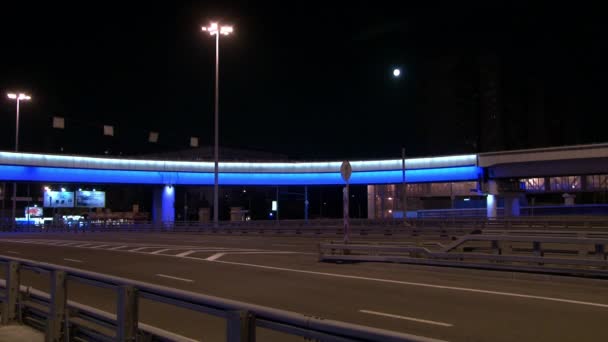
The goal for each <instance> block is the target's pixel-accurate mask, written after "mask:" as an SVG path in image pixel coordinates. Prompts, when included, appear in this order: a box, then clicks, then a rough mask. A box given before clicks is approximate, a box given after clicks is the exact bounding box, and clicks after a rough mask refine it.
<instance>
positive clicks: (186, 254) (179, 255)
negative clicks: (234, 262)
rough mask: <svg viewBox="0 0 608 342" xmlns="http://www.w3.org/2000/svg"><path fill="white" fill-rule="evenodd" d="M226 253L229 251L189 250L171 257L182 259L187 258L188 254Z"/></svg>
mask: <svg viewBox="0 0 608 342" xmlns="http://www.w3.org/2000/svg"><path fill="white" fill-rule="evenodd" d="M226 251H230V249H190V250H187V251H185V252H182V253H179V254H176V255H173V256H175V257H178V258H183V257H187V256H188V255H190V254H193V253H198V252H201V253H204V252H226Z"/></svg>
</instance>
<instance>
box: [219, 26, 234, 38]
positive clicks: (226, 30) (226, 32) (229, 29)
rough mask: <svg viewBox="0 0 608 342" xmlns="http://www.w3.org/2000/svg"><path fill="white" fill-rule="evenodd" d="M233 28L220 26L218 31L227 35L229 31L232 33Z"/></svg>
mask: <svg viewBox="0 0 608 342" xmlns="http://www.w3.org/2000/svg"><path fill="white" fill-rule="evenodd" d="M232 31H233V28H232V26H222V28H221V29H220V33H221V34H223V35H225V36H227V35H229V34H230V33H232Z"/></svg>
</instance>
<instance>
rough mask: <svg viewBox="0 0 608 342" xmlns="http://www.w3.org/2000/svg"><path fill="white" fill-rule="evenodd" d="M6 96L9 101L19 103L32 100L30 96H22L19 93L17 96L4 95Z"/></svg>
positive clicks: (13, 94)
mask: <svg viewBox="0 0 608 342" xmlns="http://www.w3.org/2000/svg"><path fill="white" fill-rule="evenodd" d="M6 96H7V97H8V98H9V99H11V100H19V101H23V100H31V99H32V97H31V96H29V95H27V94H24V93H19V95H17V94H15V93H8V94H6Z"/></svg>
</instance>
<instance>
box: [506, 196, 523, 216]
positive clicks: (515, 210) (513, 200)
mask: <svg viewBox="0 0 608 342" xmlns="http://www.w3.org/2000/svg"><path fill="white" fill-rule="evenodd" d="M519 198H520V196H519V194H505V216H507V217H518V216H519V215H520V205H519Z"/></svg>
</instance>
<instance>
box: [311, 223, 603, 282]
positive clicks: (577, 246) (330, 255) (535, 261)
mask: <svg viewBox="0 0 608 342" xmlns="http://www.w3.org/2000/svg"><path fill="white" fill-rule="evenodd" d="M472 242H473V243H477V245H475V246H470V245H469V246H468V247H467V246H465V245H467V244H470V243H472ZM479 243H481V246H480V245H479ZM438 245H439V248H438V249H436V250H431V249H429V248H426V247H420V246H405V245H398V244H386V243H382V242H378V243H372V242H368V243H356V244H345V243H342V242H337V243H334V242H330V243H320V244H319V260H320V261H386V262H401V263H414V264H427V265H444V266H457V267H474V268H489V269H508V270H516V271H533V272H539V271H540V272H548V273H562V274H575V275H588V276H599V277H608V260H607V253H606V246H607V245H608V239H607V238H597V237H563V236H529V235H495V234H489V235H486V234H471V235H466V236H463V237H461V238H460V239H458V240H456V241H454V242H453V243H451V244H449V245H445V246H444V245H440V244H438ZM527 245H528V246H527ZM564 246H569V248H568V247H564ZM591 246H592V247H593V249H591ZM478 251H484V252H485V253H479V252H478ZM548 254H551V256H547V255H548ZM555 255H560V256H557V257H556V256H555ZM480 261H481V262H482V263H479V262H480ZM556 266H557V267H556Z"/></svg>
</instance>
